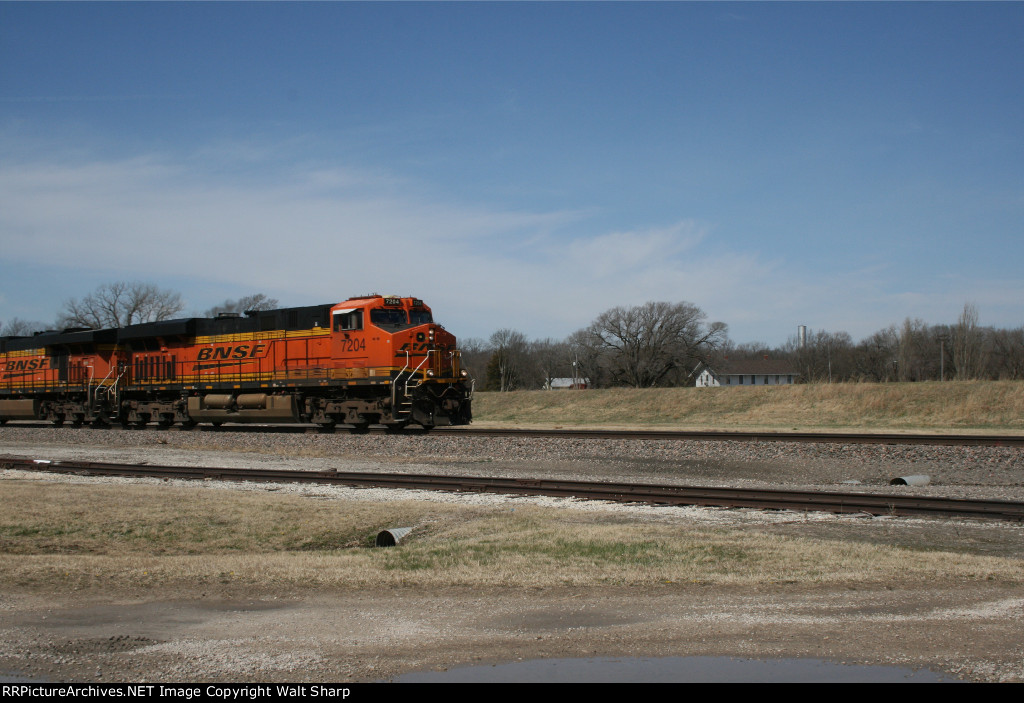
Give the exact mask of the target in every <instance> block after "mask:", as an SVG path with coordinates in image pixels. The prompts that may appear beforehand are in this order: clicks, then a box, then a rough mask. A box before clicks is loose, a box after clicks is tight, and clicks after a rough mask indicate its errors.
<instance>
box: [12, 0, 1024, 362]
mask: <svg viewBox="0 0 1024 703" xmlns="http://www.w3.org/2000/svg"><path fill="white" fill-rule="evenodd" d="M1022 38H1024V3H1018V2H1009V3H749V4H748V3H741V2H735V3H732V2H730V3H716V2H708V3H479V4H478V3H423V4H421V3H213V4H207V3H181V4H179V3H138V4H137V3H111V4H107V3H10V2H0V251H2V256H0V320H8V319H10V318H12V317H20V318H23V319H25V318H27V319H38V320H44V321H49V320H52V319H53V318H54V317H55V315H56V312H57V310H58V309H59V308H60V307H61V304H62V302H63V301H64V300H66V299H67V298H69V297H77V296H81V295H83V294H85V293H87V292H89V291H91V290H92V289H93V288H95V286H97V285H98V284H100V283H104V282H108V281H114V280H143V281H146V282H153V283H157V284H159V285H161V286H162V287H166V288H174V289H177V290H181V291H182V293H183V295H184V297H185V299H186V300H187V303H188V306H189V312H200V311H202V310H204V309H206V308H209V307H211V306H212V305H214V304H217V303H219V302H221V301H223V300H224V299H226V298H237V297H240V296H242V295H245V294H248V293H251V292H257V291H259V292H264V293H266V294H268V295H271V296H273V297H277V298H278V299H279V300H280V301H281V302H282V304H285V305H307V304H317V303H323V302H329V301H340V300H343V299H344V298H346V297H348V296H350V295H356V294H362V293H367V292H374V291H376V292H380V293H385V294H403V295H416V296H419V297H422V298H423V299H425V300H426V301H427V302H428V304H430V305H431V306H432V307H433V308H434V310H435V314H436V316H437V318H438V319H439V320H440V321H441V322H442V323H444V324H445V325H446V326H447V327H448V328H449V329H450V330H451V331H452V332H454V333H455V334H456V335H457V336H475V337H486V336H488V335H490V333H491V332H493V331H495V330H496V329H498V328H500V327H511V328H516V329H519V330H521V331H522V332H524V333H525V334H526V335H528V336H529V337H533V338H543V337H555V338H561V337H564V336H566V335H568V334H570V333H571V332H573V331H575V330H576V329H578V328H580V327H583V326H585V325H587V324H588V323H589V322H590V321H591V320H592V319H593V318H594V317H596V316H597V315H598V314H599V313H600V312H602V311H603V310H606V309H608V308H610V307H613V306H615V305H638V304H642V303H644V302H646V301H648V300H667V301H679V300H686V301H690V302H693V303H695V304H697V305H699V306H700V307H701V308H703V309H704V310H705V311H706V312H707V314H708V316H709V318H710V319H712V320H721V321H723V322H725V323H727V324H728V325H729V329H730V336H731V338H732V339H733V340H734V341H736V342H740V343H742V342H751V341H762V342H766V343H768V344H773V345H774V344H781V343H783V342H784V341H785V340H786V339H787V338H788V337H790V336H792V335H794V334H795V332H796V327H797V325H800V324H805V325H808V326H809V327H811V328H812V329H825V330H830V331H840V330H845V331H847V332H849V333H850V334H851V335H852V336H853V337H854V339H855V340H859V339H860V338H862V337H864V336H867V335H869V334H871V333H873V332H875V331H877V330H878V329H881V328H882V327H885V326H887V325H889V324H893V323H899V322H901V321H902V320H903V319H904V318H906V317H911V318H921V319H923V320H925V321H926V322H930V323H940V322H954V321H955V320H956V317H957V315H958V314H959V312H960V310H961V309H962V308H963V306H964V304H965V303H967V302H971V303H973V304H975V305H976V306H977V308H978V310H979V313H980V318H981V320H980V321H981V323H982V324H987V325H995V326H1000V327H1018V326H1020V325H1022V324H1024V275H1022V264H1021V262H1022V261H1024V79H1022V77H1024V43H1022Z"/></svg>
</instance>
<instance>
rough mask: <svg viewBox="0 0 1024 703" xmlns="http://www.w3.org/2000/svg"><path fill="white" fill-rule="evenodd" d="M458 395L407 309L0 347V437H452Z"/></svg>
mask: <svg viewBox="0 0 1024 703" xmlns="http://www.w3.org/2000/svg"><path fill="white" fill-rule="evenodd" d="M471 401H472V382H471V381H470V380H469V378H468V374H467V372H466V371H465V370H464V369H462V368H461V358H460V353H459V350H458V349H457V348H456V345H455V337H454V336H452V335H451V334H450V333H449V332H447V331H446V330H445V329H444V328H443V327H442V326H440V325H438V324H436V323H435V322H434V320H433V316H432V314H431V311H430V308H429V307H427V306H426V305H424V303H423V301H422V300H419V299H417V298H403V297H397V296H381V295H371V296H363V297H357V298H350V299H348V300H346V301H345V302H343V303H339V304H337V305H315V306H311V307H300V308H285V309H281V310H265V311H250V312H247V313H246V314H245V315H244V316H240V315H237V314H231V315H220V316H218V317H216V318H212V319H209V318H186V319H179V320H167V321H163V322H151V323H145V324H139V325H130V326H127V327H122V328H119V329H103V330H94V329H82V328H78V329H68V330H64V331H62V332H44V333H39V334H36V335H35V336H32V337H0V423H4V422H7V421H8V420H48V421H50V422H52V423H53V424H55V425H61V424H63V423H65V422H70V423H72V424H75V425H81V424H85V423H91V424H94V425H106V424H122V425H125V426H128V425H135V426H139V427H141V426H144V425H146V424H147V423H150V422H156V423H159V424H160V425H163V426H171V425H174V424H176V423H177V424H180V425H182V426H185V427H190V426H193V425H195V424H196V423H199V422H203V423H213V424H215V425H219V424H221V423H224V422H260V423H288V422H311V423H316V424H318V425H320V426H321V427H325V428H330V427H334V426H335V425H336V424H344V425H348V426H350V427H352V428H354V429H355V430H362V429H365V428H367V427H368V426H369V425H371V424H383V425H385V426H387V427H388V428H389V429H400V428H402V427H405V426H406V425H408V424H416V425H420V426H422V427H424V428H430V427H434V426H436V425H464V424H468V423H469V422H470V420H471V418H472V412H471Z"/></svg>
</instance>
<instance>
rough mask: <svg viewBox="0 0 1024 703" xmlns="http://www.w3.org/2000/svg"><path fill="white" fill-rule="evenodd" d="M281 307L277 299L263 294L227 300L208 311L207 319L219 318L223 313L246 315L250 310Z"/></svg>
mask: <svg viewBox="0 0 1024 703" xmlns="http://www.w3.org/2000/svg"><path fill="white" fill-rule="evenodd" d="M279 307H281V304H280V303H279V302H278V301H277V298H268V297H267V296H265V295H263V294H262V293H254V294H252V295H245V296H242V297H241V298H239V299H238V300H225V301H224V302H223V303H221V304H220V305H215V306H213V307H212V308H210V309H209V310H207V311H206V316H207V317H217V315H219V314H221V313H222V312H237V313H244V312H248V311H250V310H276V309H277V308H279Z"/></svg>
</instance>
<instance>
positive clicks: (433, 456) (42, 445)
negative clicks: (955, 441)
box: [0, 425, 1024, 681]
mask: <svg viewBox="0 0 1024 703" xmlns="http://www.w3.org/2000/svg"><path fill="white" fill-rule="evenodd" d="M0 454H2V455H15V456H28V457H33V458H42V459H72V458H74V459H93V460H99V461H114V462H148V463H153V464H168V465H211V466H217V465H224V466H244V465H251V466H255V467H267V468H269V467H277V468H281V467H289V466H290V467H294V468H297V469H298V468H303V469H308V468H337V469H339V470H367V471H394V472H414V473H452V474H480V473H485V472H486V473H492V474H499V475H507V476H551V477H554V476H558V477H570V476H571V477H573V478H580V479H584V480H586V479H596V480H601V479H606V480H628V479H634V480H640V481H647V482H658V483H671V482H680V483H694V484H703V485H750V486H754V485H757V486H764V485H769V486H770V485H780V484H785V485H788V486H805V487H814V486H822V487H827V488H829V489H836V488H843V489H847V490H868V491H871V492H885V491H891V492H899V493H908V492H914V493H919V494H927V495H945V496H955V497H968V498H971V497H977V498H1006V499H1011V500H1024V451H1022V450H1020V449H1007V448H977V447H973V448H956V447H911V446H878V445H823V444H817V445H816V444H801V443H792V444H791V443H777V442H770V443H740V442H679V441H622V440H579V439H511V438H473V437H464V438H462V437H450V436H440V435H437V436H429V435H428V436H385V435H362V436H353V435H347V434H334V435H321V434H303V433H259V432H252V431H244V432H224V431H192V432H176V431H168V432H155V431H146V432H143V431H122V430H105V431H87V430H76V429H71V428H67V429H51V428H28V427H18V426H16V425H7V426H5V427H2V428H0ZM15 474H18V475H17V476H16V475H15ZM917 474H927V475H929V476H930V477H931V483H930V485H928V486H926V487H890V486H888V482H889V480H890V479H892V478H893V477H896V476H908V475H917ZM20 476H22V475H21V474H20V472H6V474H5V475H4V476H0V480H3V479H4V478H18V477H20ZM46 480H82V479H74V478H47V479H46ZM89 480H101V479H89ZM102 480H114V479H102ZM850 482H858V483H850ZM237 489H239V487H238V486H229V487H225V490H237ZM250 489H251V490H268V489H270V490H274V489H275V487H265V486H260V487H250ZM276 489H280V487H276ZM289 490H291V489H289ZM294 490H305V491H316V494H317V495H322V496H323V497H330V498H334V499H337V500H345V499H346V498H347V497H350V496H355V495H356V494H357V497H358V498H359V499H362V500H366V499H372V500H387V499H390V498H392V497H409V496H408V494H409V493H412V492H404V491H403V492H397V491H368V490H359V491H353V490H352V489H334V488H326V487H313V488H308V487H307V488H303V489H299V488H295V489H294ZM415 493H416V497H417V498H426V499H430V500H456V501H503V500H515V501H519V502H521V501H523V500H524V499H522V498H514V499H512V498H503V497H496V496H478V495H475V496H446V495H443V494H425V493H420V492H415ZM537 500H538V501H544V502H542V503H541V504H545V505H552V506H557V507H561V508H564V509H574V510H579V509H589V510H595V509H597V510H616V511H623V510H628V511H633V513H634V514H635V515H636V516H637V519H638V520H668V521H679V522H681V523H684V524H685V523H687V522H694V523H705V524H707V523H710V524H715V525H721V526H723V527H739V528H744V527H748V526H755V527H756V528H757V529H759V530H762V531H769V532H778V533H779V534H787V535H802V536H808V537H812V538H826V539H851V540H860V541H878V542H886V543H898V544H907V545H916V546H922V547H926V548H929V549H931V548H934V549H960V550H968V551H972V552H977V553H985V554H994V555H999V556H1009V557H1013V558H1017V559H1020V558H1022V557H1024V528H1022V527H1021V526H1017V525H1006V524H987V523H980V522H969V521H937V520H914V519H892V518H888V519H870V518H863V517H860V518H858V517H850V516H846V517H840V516H831V515H802V516H794V515H792V514H789V513H765V512H761V511H750V510H709V509H698V508H642V507H630V506H606V505H593V504H586V503H581V502H579V501H571V500H559V499H537ZM0 616H2V619H0V673H2V671H3V669H5V668H6V669H7V670H9V671H16V672H20V673H21V675H24V676H29V677H32V678H41V679H77V680H128V681H140V680H164V681H170V680H181V679H183V678H184V679H188V680H228V681H233V680H237V681H250V680H253V681H255V680H263V681H267V680H307V681H311V680H320V681H341V680H377V679H386V678H388V677H391V676H395V675H398V674H401V673H403V672H407V671H412V670H421V669H443V668H449V667H453V666H459V665H465V664H468V663H474V662H484V663H487V662H501V661H516V660H519V659H532V658H555V657H562V658H564V657H593V656H617V657H634V656H637V657H639V656H647V657H652V656H697V655H705V656H741V657H763V658H779V657H812V658H822V659H828V660H830V661H836V662H839V661H842V662H848V663H853V662H859V663H871V664H895V665H901V666H909V667H914V668H917V667H927V668H931V669H933V670H935V671H941V672H945V673H947V674H951V675H954V676H960V677H965V678H968V679H977V680H989V681H992V680H995V681H998V680H1004V681H1024V645H1022V643H1024V590H1022V589H1021V588H1020V587H1019V586H1017V585H1013V584H985V583H969V584H957V585H956V587H955V588H954V587H942V586H935V585H934V584H926V583H922V584H919V585H918V586H916V587H912V588H901V589H900V590H898V591H893V590H892V589H890V588H886V587H885V585H884V584H883V585H880V586H878V587H873V588H866V589H865V588H856V589H854V588H847V589H835V588H824V587H819V588H808V587H791V586H786V585H784V584H779V585H777V586H772V587H771V588H767V587H766V588H760V589H714V590H711V589H703V588H700V587H693V588H688V589H683V590H679V589H657V588H654V589H647V590H645V591H644V592H641V593H636V592H623V591H622V590H621V589H616V588H614V587H608V588H602V589H592V590H588V591H587V592H585V593H575V592H572V591H571V590H559V589H549V590H543V589H542V590H538V591H537V592H531V593H521V592H516V591H514V590H501V589H496V590H494V591H491V592H487V593H481V592H477V591H473V592H467V591H465V590H461V591H460V590H459V589H446V590H443V591H438V592H431V593H422V592H403V591H401V590H398V591H394V592H389V593H358V592H356V593H352V592H334V593H323V592H316V593H266V592H238V593H232V594H230V595H229V596H228V597H223V596H221V597H217V598H211V597H208V598H192V597H188V595H187V594H180V593H176V594H160V593H154V594H153V595H152V597H150V598H146V599H144V600H142V601H140V600H138V599H137V598H134V599H131V600H127V601H126V600H124V599H123V598H118V597H117V595H116V594H113V595H109V596H104V597H101V596H96V595H92V596H89V597H88V598H87V599H84V600H83V599H80V598H75V597H72V596H70V595H69V596H68V597H67V598H65V599H54V598H52V597H48V596H47V597H44V596H40V595H39V594H34V593H5V594H3V595H0ZM951 632H952V633H954V636H950V633H951Z"/></svg>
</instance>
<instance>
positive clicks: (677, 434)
mask: <svg viewBox="0 0 1024 703" xmlns="http://www.w3.org/2000/svg"><path fill="white" fill-rule="evenodd" d="M6 426H7V427H26V428H49V427H52V425H50V424H49V423H40V422H24V423H10V424H8V425H6ZM80 429H81V430H82V431H83V432H94V431H97V430H96V428H86V427H83V428H80ZM107 429H116V430H120V429H122V428H121V426H120V425H116V426H112V427H110V428H107ZM99 431H102V429H100V430H99ZM128 431H132V432H140V431H157V432H180V431H190V432H240V433H246V432H269V433H318V434H324V433H326V434H333V433H345V432H347V431H348V430H346V429H345V428H336V429H331V430H324V429H320V428H318V427H316V426H314V425H298V424H293V425H223V426H220V427H213V426H210V425H199V426H197V427H194V428H191V429H187V430H186V429H185V428H181V427H170V428H164V427H158V426H157V425H150V426H148V427H146V428H144V429H139V428H132V429H131V430H128ZM366 432H367V433H371V434H385V433H386V430H385V429H384V428H383V427H371V428H369V429H368V430H366ZM397 434H398V435H399V436H401V435H409V436H422V435H426V434H430V435H441V436H445V437H457V436H466V437H518V438H522V439H531V438H545V437H547V438H556V439H559V438H560V439H618V440H670V441H686V440H690V441H713V442H807V443H813V442H817V443H823V444H910V445H940V446H961V447H970V446H974V447H1024V435H987V434H977V435H970V434H893V433H849V432H732V431H712V430H707V431H694V430H686V431H675V430H597V429H588V430H580V429H563V428H559V429H514V428H508V429H499V428H486V427H435V428H434V429H432V430H430V431H429V432H428V431H427V430H422V429H416V428H411V429H406V430H403V431H401V432H399V433H397Z"/></svg>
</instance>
